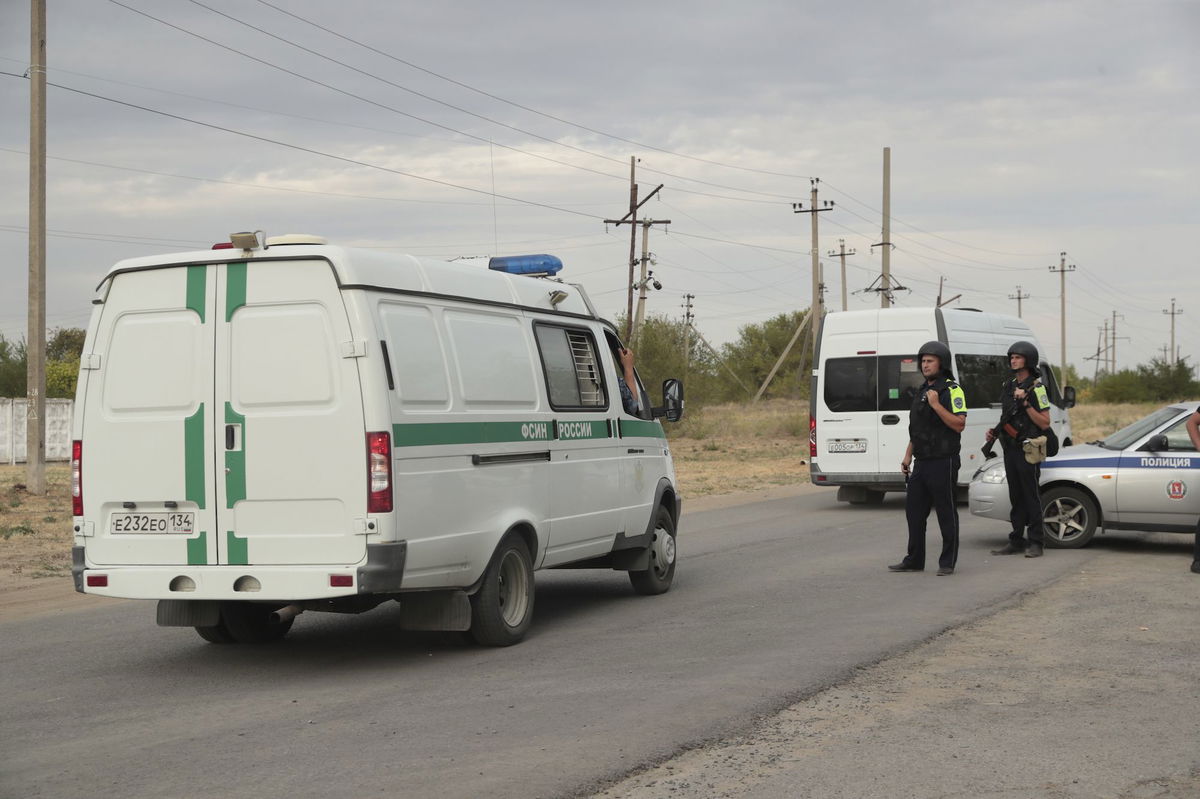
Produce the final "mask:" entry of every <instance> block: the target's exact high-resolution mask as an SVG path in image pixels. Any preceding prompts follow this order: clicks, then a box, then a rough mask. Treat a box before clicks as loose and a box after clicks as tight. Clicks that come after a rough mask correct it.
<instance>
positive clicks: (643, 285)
mask: <svg viewBox="0 0 1200 799" xmlns="http://www.w3.org/2000/svg"><path fill="white" fill-rule="evenodd" d="M639 224H640V225H641V226H642V276H641V279H640V280H638V282H637V287H638V304H637V319H636V320H635V321H634V324H633V342H634V344H633V345H632V346H634V348H635V349H636V347H637V340H638V339H639V338H640V337H641V335H642V320H643V319H644V318H645V316H646V289H647V287H648V285H650V284H652V285H653V286H654V288H655V289H661V288H662V283H660V282H658V281H657V280H655V279H654V272H653V271H650V272H649V274H647V271H646V267H647V264H648V263H649V262H650V228H651V226H653V225H669V224H671V220H670V219H643V220H642V221H641V222H640V223H639Z"/></svg>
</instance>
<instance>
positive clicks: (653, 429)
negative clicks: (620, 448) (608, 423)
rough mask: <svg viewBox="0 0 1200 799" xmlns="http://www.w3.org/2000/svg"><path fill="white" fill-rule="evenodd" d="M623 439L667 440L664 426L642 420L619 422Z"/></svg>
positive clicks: (623, 420)
mask: <svg viewBox="0 0 1200 799" xmlns="http://www.w3.org/2000/svg"><path fill="white" fill-rule="evenodd" d="M619 424H620V429H621V438H666V437H667V434H666V433H664V432H663V428H662V425H661V424H659V423H658V422H643V421H640V420H632V419H621V420H619Z"/></svg>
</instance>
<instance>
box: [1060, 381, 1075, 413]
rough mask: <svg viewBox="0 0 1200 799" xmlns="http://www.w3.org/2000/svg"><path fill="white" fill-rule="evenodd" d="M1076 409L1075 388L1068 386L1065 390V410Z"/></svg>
mask: <svg viewBox="0 0 1200 799" xmlns="http://www.w3.org/2000/svg"><path fill="white" fill-rule="evenodd" d="M1074 407H1075V387H1074V386H1067V387H1066V388H1064V389H1063V408H1074Z"/></svg>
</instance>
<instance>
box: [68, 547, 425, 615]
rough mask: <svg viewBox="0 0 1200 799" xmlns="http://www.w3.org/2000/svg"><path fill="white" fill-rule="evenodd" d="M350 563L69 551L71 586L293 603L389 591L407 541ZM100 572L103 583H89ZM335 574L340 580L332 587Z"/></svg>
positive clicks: (137, 595) (123, 594)
mask: <svg viewBox="0 0 1200 799" xmlns="http://www.w3.org/2000/svg"><path fill="white" fill-rule="evenodd" d="M367 549H368V558H367V559H366V561H364V562H363V563H358V564H353V565H342V564H336V565H333V564H318V565H283V566H254V565H250V566H182V565H180V566H93V565H89V564H88V563H87V562H86V560H85V550H84V548H83V547H75V548H74V550H73V552H72V560H73V565H72V569H71V571H72V575H73V577H74V579H75V590H76V591H79V592H80V593H85V594H96V595H98V596H111V597H116V598H121V599H182V600H194V599H223V600H246V601H266V602H279V601H283V602H294V601H299V600H305V599H331V598H334V597H342V596H355V595H357V594H363V593H392V592H395V591H398V590H399V589H400V583H401V581H402V578H403V575H404V560H405V550H406V547H405V544H404V542H397V543H396V544H376V545H368V547H367ZM101 576H103V577H104V578H105V579H104V582H105V583H106V584H105V585H89V583H90V582H97V581H96V580H89V579H88V578H89V577H93V578H99V577H101ZM331 578H337V579H336V582H338V583H347V582H348V584H346V585H337V586H336V587H335V586H333V585H331V583H333V582H335V580H333V579H331Z"/></svg>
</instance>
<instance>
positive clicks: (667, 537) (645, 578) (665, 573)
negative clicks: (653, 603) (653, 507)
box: [629, 505, 675, 596]
mask: <svg viewBox="0 0 1200 799" xmlns="http://www.w3.org/2000/svg"><path fill="white" fill-rule="evenodd" d="M674 579H675V520H674V519H672V518H671V513H670V511H668V510H667V509H666V508H664V507H663V506H662V505H659V506H658V511H657V512H656V513H655V515H654V532H653V534H652V536H651V540H650V566H649V568H647V569H646V570H645V571H636V572H630V573H629V582H630V583H631V584H632V585H633V590H634V591H635V592H636V593H639V594H643V595H645V596H652V595H654V594H665V593H666V592H667V591H668V590H670V588H671V582H672V581H673V580H674Z"/></svg>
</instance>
